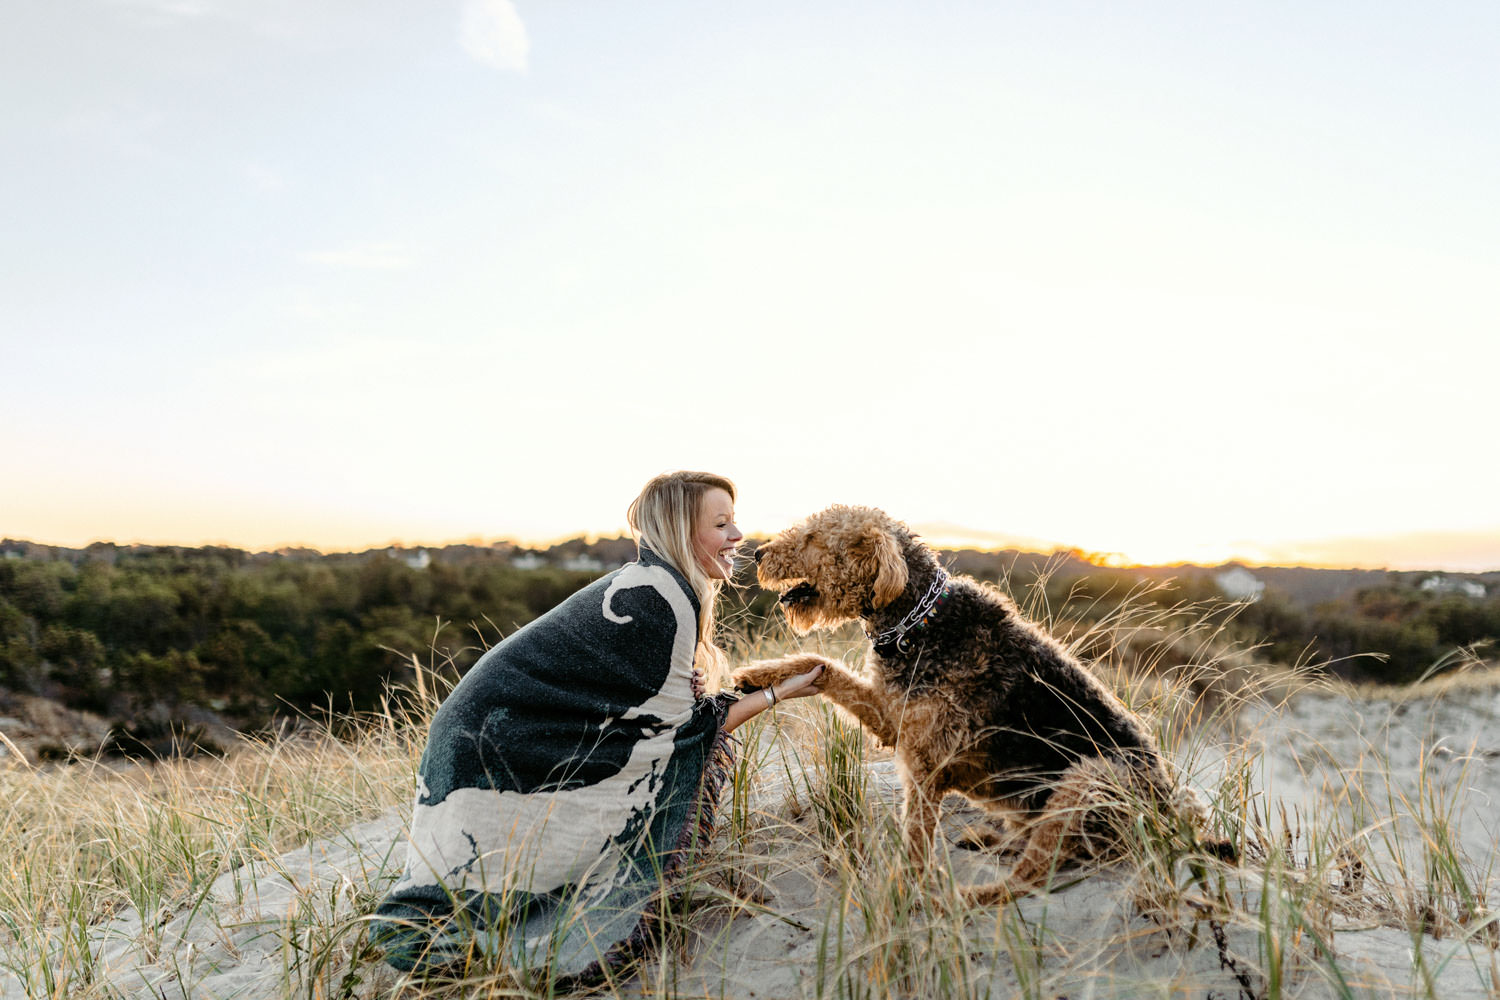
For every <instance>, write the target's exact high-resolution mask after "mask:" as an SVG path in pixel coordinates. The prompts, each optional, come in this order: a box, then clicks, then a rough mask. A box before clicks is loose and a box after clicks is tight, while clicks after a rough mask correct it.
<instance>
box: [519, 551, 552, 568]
mask: <svg viewBox="0 0 1500 1000" xmlns="http://www.w3.org/2000/svg"><path fill="white" fill-rule="evenodd" d="M510 564H511V565H512V566H514V567H515V568H516V569H541V568H542V567H543V566H545V565H547V560H545V559H543V558H542V554H541V553H540V552H522V553H521V554H520V555H518V556H514V557H513V558H512V559H511V561H510Z"/></svg>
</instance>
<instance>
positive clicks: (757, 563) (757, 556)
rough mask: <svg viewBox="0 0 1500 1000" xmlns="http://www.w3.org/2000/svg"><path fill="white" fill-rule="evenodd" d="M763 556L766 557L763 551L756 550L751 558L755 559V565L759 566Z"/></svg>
mask: <svg viewBox="0 0 1500 1000" xmlns="http://www.w3.org/2000/svg"><path fill="white" fill-rule="evenodd" d="M763 555H765V552H764V551H763V550H761V549H756V550H755V554H754V555H753V556H752V557H751V558H753V559H754V560H755V564H756V565H757V566H758V565H760V557H761V556H763Z"/></svg>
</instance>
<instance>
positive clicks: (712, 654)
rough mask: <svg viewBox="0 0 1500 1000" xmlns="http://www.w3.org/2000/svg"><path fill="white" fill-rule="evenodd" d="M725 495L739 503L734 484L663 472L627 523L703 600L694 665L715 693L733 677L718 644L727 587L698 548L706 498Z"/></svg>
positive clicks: (648, 487)
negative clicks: (704, 562) (707, 570)
mask: <svg viewBox="0 0 1500 1000" xmlns="http://www.w3.org/2000/svg"><path fill="white" fill-rule="evenodd" d="M709 490H723V491H724V492H725V493H728V494H729V499H730V500H734V499H735V490H734V483H732V482H730V481H729V480H728V479H725V478H724V477H723V476H716V475H713V474H712V473H709V472H664V473H662V474H661V475H659V476H657V477H656V478H654V479H652V480H651V481H650V482H649V483H647V484H646V485H645V487H644V488H643V489H642V490H641V493H640V495H639V496H637V497H636V498H635V499H634V500H632V501H631V502H630V508H629V509H628V510H626V512H625V520H626V522H627V523H629V525H630V533H631V536H632V537H633V538H634V539H635V542H636V546H637V548H640V547H642V546H644V547H645V548H648V549H650V550H651V551H652V552H655V553H656V554H657V555H658V556H660V557H661V558H662V559H664V560H666V561H667V562H668V563H670V564H671V565H672V566H673V567H674V568H675V569H676V570H677V571H678V572H679V573H681V574H682V575H683V576H684V577H686V578H687V582H688V586H690V587H692V588H693V593H694V594H696V595H697V597H698V607H699V609H700V610H699V613H698V650H697V654H696V656H695V657H694V663H695V664H696V665H697V666H698V668H699V669H700V670H702V671H703V677H704V680H705V682H706V683H707V686H708V688H709V689H710V690H718V689H719V688H721V687H723V685H724V683H725V681H726V680H727V679H728V674H729V658H728V657H727V656H725V655H724V651H723V650H722V649H720V648H719V646H718V644H717V643H715V642H714V639H715V635H714V633H715V630H716V628H717V621H718V614H717V612H718V607H717V601H718V596H719V587H720V585H721V584H722V583H723V581H721V580H716V579H714V578H713V577H711V576H709V575H708V574H707V573H705V572H704V571H703V567H702V566H700V565H698V557H697V554H696V552H695V551H694V547H693V536H694V534H695V533H696V531H697V528H698V515H699V512H700V510H701V509H702V505H703V495H704V494H705V493H707V492H708V491H709Z"/></svg>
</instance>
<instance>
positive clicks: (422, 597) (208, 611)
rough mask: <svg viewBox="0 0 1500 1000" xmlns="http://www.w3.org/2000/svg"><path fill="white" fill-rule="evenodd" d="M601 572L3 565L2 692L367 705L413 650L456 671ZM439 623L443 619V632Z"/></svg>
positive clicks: (263, 713) (114, 713)
mask: <svg viewBox="0 0 1500 1000" xmlns="http://www.w3.org/2000/svg"><path fill="white" fill-rule="evenodd" d="M597 575H598V573H588V572H569V571H566V570H560V569H550V568H543V569H535V570H520V569H515V568H513V567H511V566H510V565H509V563H508V562H506V561H502V560H485V561H472V562H467V563H462V564H452V563H446V562H442V561H433V562H430V563H429V564H427V565H426V566H424V567H422V568H415V567H413V566H411V565H408V563H407V562H406V561H404V560H402V559H400V558H392V557H390V556H388V555H387V554H386V553H384V552H383V551H381V552H373V553H368V554H365V555H363V556H357V557H356V556H342V557H336V556H329V557H321V558H315V559H309V558H305V557H304V558H274V557H273V558H264V557H251V556H249V555H248V554H247V553H245V552H242V551H239V550H235V549H223V548H206V549H146V550H140V551H128V552H121V553H119V554H115V555H114V556H113V558H111V559H108V560H106V559H99V558H88V557H85V558H83V559H80V560H77V561H74V560H67V559H53V560H46V561H41V560H33V559H3V560H0V687H4V688H7V689H9V690H11V691H18V692H24V693H28V694H37V695H42V696H45V697H49V698H53V699H56V700H58V701H61V702H63V703H64V704H66V705H68V706H69V707H73V708H81V709H87V710H91V711H94V712H98V713H101V714H103V715H105V716H107V717H110V718H114V719H131V718H134V717H137V716H139V715H140V714H141V713H142V712H143V711H145V710H146V709H149V708H152V707H153V706H165V707H166V708H167V709H169V710H171V709H175V708H178V707H181V706H185V705H196V706H204V707H209V708H211V709H213V710H214V711H216V712H218V713H220V714H221V715H222V716H224V717H225V718H226V719H229V720H232V722H233V723H234V724H236V725H238V726H240V727H242V728H253V727H255V726H258V725H262V724H264V723H266V722H267V721H268V720H269V719H270V718H271V716H272V715H273V714H275V713H277V712H278V711H297V710H306V709H316V708H319V707H329V706H330V704H331V705H332V707H333V708H335V709H354V710H364V709H369V708H372V707H374V706H375V705H377V704H378V702H379V699H380V698H381V696H382V694H383V693H384V692H385V691H386V689H387V686H388V685H389V684H390V683H391V682H393V681H394V682H397V683H400V682H404V681H408V680H410V679H411V674H412V671H411V660H410V658H411V656H412V655H413V654H416V655H417V656H419V657H420V658H421V660H422V662H423V663H427V662H429V660H430V659H435V660H436V661H438V662H439V663H442V664H443V665H445V666H448V667H449V668H450V669H454V670H456V671H458V672H462V671H463V670H466V669H467V668H468V667H469V666H470V665H471V664H472V663H473V662H474V660H475V659H477V658H478V656H479V654H480V653H482V652H483V650H484V648H485V647H486V646H487V645H489V644H493V643H494V642H496V641H498V640H499V639H500V637H501V636H502V635H504V634H507V633H509V632H510V631H512V630H514V629H515V628H517V627H519V626H520V625H522V624H524V623H526V622H528V621H530V620H532V619H533V618H535V617H536V616H537V615H539V614H541V613H542V612H544V611H546V610H547V609H549V608H551V607H552V606H553V605H555V604H557V603H558V602H559V601H561V600H562V599H563V598H564V597H566V596H567V595H568V594H571V593H572V592H573V591H575V590H577V589H578V588H579V587H581V586H582V585H584V584H585V583H587V582H588V581H589V580H591V579H593V578H594V577H596V576H597ZM440 622H444V623H448V625H447V626H446V627H445V628H443V629H442V630H441V631H439V629H438V626H439V623H440Z"/></svg>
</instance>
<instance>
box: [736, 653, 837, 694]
mask: <svg viewBox="0 0 1500 1000" xmlns="http://www.w3.org/2000/svg"><path fill="white" fill-rule="evenodd" d="M832 663H833V661H832V660H829V659H828V658H826V657H823V656H818V655H817V654H815V653H798V654H796V655H794V656H783V657H782V658H781V659H779V660H761V661H759V662H756V663H751V664H748V665H746V666H743V667H741V668H740V669H738V670H736V671H735V672H734V673H733V674H732V675H731V677H732V678H733V680H734V686H735V687H737V688H739V689H740V690H742V691H745V690H749V691H753V690H755V689H756V688H763V687H770V686H771V685H772V684H780V683H781V682H782V681H784V680H786V679H787V678H788V677H796V676H797V675H798V674H805V673H807V672H808V671H809V670H812V669H814V668H816V667H820V666H821V667H823V668H824V669H825V670H826V669H827V668H828V667H829V666H831V665H832Z"/></svg>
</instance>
